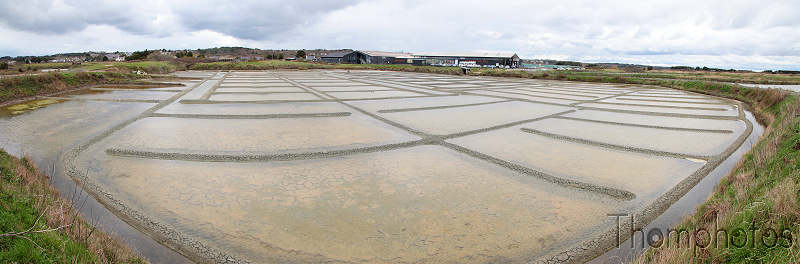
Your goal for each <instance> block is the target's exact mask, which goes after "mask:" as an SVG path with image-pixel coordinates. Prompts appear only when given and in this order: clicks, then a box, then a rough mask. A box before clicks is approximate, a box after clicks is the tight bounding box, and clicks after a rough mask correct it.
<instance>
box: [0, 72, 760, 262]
mask: <svg viewBox="0 0 800 264" xmlns="http://www.w3.org/2000/svg"><path fill="white" fill-rule="evenodd" d="M178 74H179V75H182V76H187V77H197V78H200V79H198V81H196V82H191V83H187V85H186V86H185V87H169V88H168V89H166V88H147V87H145V88H141V89H129V88H126V87H113V86H104V87H96V88H93V89H89V90H86V91H82V92H75V93H70V94H64V95H61V96H55V97H52V98H49V99H47V98H46V99H47V100H50V101H48V104H40V105H41V106H39V105H37V107H35V108H32V107H27V106H16V107H14V106H10V108H9V107H4V109H2V110H3V112H0V135H2V136H3V138H8V139H9V140H8V141H7V142H5V143H4V144H5V145H4V147H5V148H7V149H8V148H10V149H12V150H13V149H17V150H20V149H31V150H32V151H33V152H39V153H51V152H63V153H65V155H64V159H63V160H64V164H63V165H64V166H65V169H66V170H65V171H66V172H67V173H68V174H69V175H70V176H71V177H73V178H75V179H84V177H86V178H85V180H86V184H87V187H86V188H87V189H88V191H90V192H92V193H93V194H94V195H95V196H97V197H99V198H100V199H101V200H102V201H103V203H105V204H106V206H107V207H109V208H110V209H111V210H113V211H114V212H115V213H116V214H117V215H119V216H120V217H121V218H123V219H125V220H126V221H127V222H129V223H130V224H131V225H134V226H136V227H137V228H139V229H140V230H143V232H145V233H147V234H149V235H150V236H152V237H154V238H155V239H157V240H159V241H161V242H162V243H164V244H166V245H168V246H170V247H172V248H174V249H176V250H177V251H179V252H181V253H182V254H184V255H186V256H188V257H190V258H192V259H194V260H198V261H211V262H391V263H396V262H420V261H424V262H503V261H513V262H580V261H586V260H589V259H591V258H592V257H594V256H597V255H598V254H602V253H603V252H604V251H605V250H608V249H610V247H611V246H613V243H614V242H615V239H616V236H615V233H614V231H615V230H616V228H617V226H616V222H615V221H614V219H613V218H609V217H608V216H607V215H608V214H611V213H619V212H632V213H635V214H636V215H637V219H642V221H643V223H642V224H646V222H647V221H649V220H650V219H653V218H654V217H656V216H658V214H660V213H661V212H663V210H665V208H666V207H667V206H669V205H670V204H671V203H673V202H674V201H675V200H676V199H678V198H679V197H680V196H681V195H682V194H683V193H685V192H686V191H687V190H688V189H689V188H691V187H692V186H694V184H696V183H697V181H699V180H700V179H702V178H703V177H704V176H705V175H706V174H707V173H708V172H709V171H711V170H712V169H714V168H715V167H716V166H717V165H719V163H720V162H721V161H722V160H724V159H725V158H727V157H728V156H729V155H730V153H731V152H732V151H733V150H735V149H736V148H737V147H738V146H739V145H741V143H742V142H743V140H744V139H745V138H746V137H747V136H748V135H749V134H750V132H751V131H752V124H751V123H750V122H749V121H748V120H747V119H745V118H744V112H743V109H742V106H741V105H740V103H739V102H734V101H729V100H725V99H720V98H714V97H709V96H704V95H699V94H691V93H686V92H682V91H676V90H670V89H664V88H659V87H650V86H636V85H612V84H585V83H572V82H557V81H541V80H525V79H508V78H485V77H474V76H463V77H458V76H441V75H431V74H418V73H399V72H378V71H249V72H247V71H233V72H182V73H178ZM34 104H35V103H34ZM23 108H24V111H21V110H19V109H23ZM37 120H38V121H37ZM53 120H56V121H53ZM45 137H46V138H48V139H49V140H48V141H46V142H42V141H41V140H37V139H41V138H45Z"/></svg>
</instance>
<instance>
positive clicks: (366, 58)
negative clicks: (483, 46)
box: [322, 50, 522, 68]
mask: <svg viewBox="0 0 800 264" xmlns="http://www.w3.org/2000/svg"><path fill="white" fill-rule="evenodd" d="M322 61H325V62H328V63H348V64H410V65H417V66H422V65H430V66H460V67H511V68H516V67H520V66H522V60H520V58H519V56H517V54H516V53H498V52H494V53H492V52H473V53H457V52H420V53H402V52H385V51H360V50H357V51H345V52H334V53H331V54H328V55H325V56H322Z"/></svg>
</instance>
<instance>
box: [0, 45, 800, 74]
mask: <svg viewBox="0 0 800 264" xmlns="http://www.w3.org/2000/svg"><path fill="white" fill-rule="evenodd" d="M137 60H150V61H169V60H201V61H203V62H215V61H216V62H242V61H253V60H286V61H309V62H324V63H336V64H406V65H417V66H450V67H465V68H467V67H468V68H474V67H486V68H524V69H532V70H585V69H586V68H613V69H617V68H618V69H624V70H626V71H634V72H635V71H647V70H654V69H672V70H681V71H727V72H730V71H741V70H734V69H716V68H708V67H689V66H672V67H659V66H649V65H638V64H624V63H582V62H575V61H558V60H542V59H538V60H537V59H521V58H520V57H519V56H518V55H517V54H516V53H510V52H509V53H504V52H416V53H409V52H387V51H368V50H351V49H334V50H329V49H313V50H262V49H255V48H245V47H215V48H208V49H196V50H167V49H160V50H159V49H155V50H144V51H135V52H129V51H125V52H122V51H117V52H93V51H90V52H81V53H61V54H55V55H48V56H18V57H10V56H4V57H0V64H2V65H14V64H28V63H72V64H81V63H84V62H103V61H116V62H122V61H137ZM765 72H772V71H765ZM774 73H795V72H794V71H775V72H774Z"/></svg>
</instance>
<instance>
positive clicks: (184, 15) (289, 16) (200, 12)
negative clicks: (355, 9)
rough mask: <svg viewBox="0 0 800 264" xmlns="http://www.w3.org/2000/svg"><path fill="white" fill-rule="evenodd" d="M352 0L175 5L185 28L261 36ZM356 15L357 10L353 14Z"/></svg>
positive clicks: (305, 22) (308, 21)
mask: <svg viewBox="0 0 800 264" xmlns="http://www.w3.org/2000/svg"><path fill="white" fill-rule="evenodd" d="M357 2H358V1H355V0H337V1H324V2H320V1H313V0H299V1H292V0H275V1H236V2H229V1H206V2H202V3H194V2H192V3H191V4H188V5H187V6H186V8H183V7H181V8H175V10H174V11H175V13H176V14H177V15H178V17H179V18H180V20H181V22H182V24H183V25H184V26H186V27H187V28H188V29H189V30H213V31H217V32H222V33H225V34H228V35H231V36H234V37H237V38H241V39H251V40H264V39H269V38H271V37H275V36H280V35H281V34H282V33H285V32H288V31H291V30H293V29H295V28H296V27H299V26H302V25H309V24H311V23H313V22H316V21H317V20H318V19H319V17H320V16H322V15H324V14H325V13H327V12H332V11H335V10H339V9H343V8H346V7H348V6H351V5H354V4H356V3H357ZM353 15H358V14H353Z"/></svg>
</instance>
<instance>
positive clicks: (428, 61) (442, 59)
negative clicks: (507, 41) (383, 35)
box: [414, 52, 522, 68]
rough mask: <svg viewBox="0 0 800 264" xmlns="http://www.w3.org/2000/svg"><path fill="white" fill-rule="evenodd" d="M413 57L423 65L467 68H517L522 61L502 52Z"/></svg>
mask: <svg viewBox="0 0 800 264" xmlns="http://www.w3.org/2000/svg"><path fill="white" fill-rule="evenodd" d="M414 57H416V58H419V59H425V65H433V66H467V67H514V68H515V67H519V66H522V64H521V63H522V60H520V59H519V56H517V54H516V53H503V52H471V53H459V52H420V53H414Z"/></svg>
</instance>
